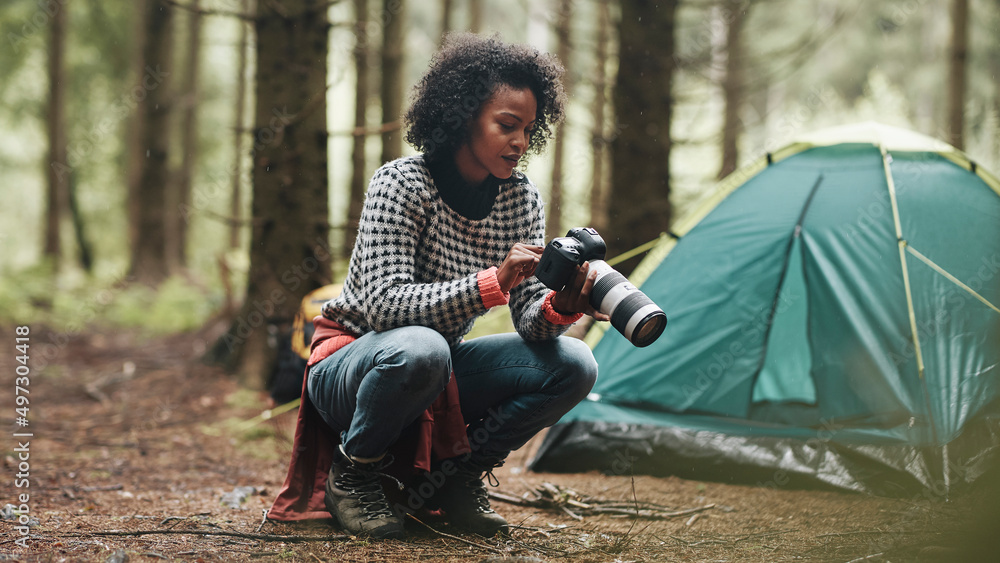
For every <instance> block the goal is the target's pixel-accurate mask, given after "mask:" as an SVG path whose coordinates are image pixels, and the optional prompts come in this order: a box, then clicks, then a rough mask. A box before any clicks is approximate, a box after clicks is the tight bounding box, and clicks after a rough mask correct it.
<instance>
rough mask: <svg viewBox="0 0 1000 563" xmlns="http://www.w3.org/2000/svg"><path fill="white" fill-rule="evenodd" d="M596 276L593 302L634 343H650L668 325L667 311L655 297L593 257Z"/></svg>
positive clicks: (591, 267) (592, 268)
mask: <svg viewBox="0 0 1000 563" xmlns="http://www.w3.org/2000/svg"><path fill="white" fill-rule="evenodd" d="M590 269H591V270H596V271H597V280H596V281H594V288H593V289H591V291H590V306H591V307H593V308H594V309H596V310H598V311H601V312H602V313H605V314H606V315H609V316H610V317H611V326H613V327H615V329H616V330H617V331H618V332H620V333H621V334H622V336H624V337H625V338H627V339H628V340H629V342H631V343H632V345H633V346H636V347H638V348H642V347H644V346H649V345H650V344H652V343H653V342H654V341H656V339H657V338H659V337H660V334H662V333H663V329H664V328H665V327H666V326H667V315H666V314H665V313H664V312H663V310H662V309H660V308H659V307H657V306H656V303H653V300H652V299H650V298H649V297H647V296H646V294H645V293H643V292H642V291H639V289H637V288H636V287H635V286H634V285H632V284H631V283H630V282H629V281H628V280H627V279H625V276H623V275H622V274H621V273H620V272H618V270H615V269H614V268H612V267H611V266H609V265H608V263H607V262H605V261H604V260H593V261H591V262H590Z"/></svg>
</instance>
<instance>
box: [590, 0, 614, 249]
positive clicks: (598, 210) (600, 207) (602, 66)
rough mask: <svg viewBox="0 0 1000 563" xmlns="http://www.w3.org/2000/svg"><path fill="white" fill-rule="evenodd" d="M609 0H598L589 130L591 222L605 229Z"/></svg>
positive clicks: (606, 220)
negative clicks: (592, 117)
mask: <svg viewBox="0 0 1000 563" xmlns="http://www.w3.org/2000/svg"><path fill="white" fill-rule="evenodd" d="M609 3H610V0H598V3H597V45H596V52H595V53H594V58H595V67H594V68H595V70H594V106H593V110H592V111H593V115H594V127H593V130H592V131H591V134H590V143H591V147H592V149H593V169H592V171H591V182H592V183H591V188H590V225H591V226H592V227H594V228H595V229H597V232H603V231H604V229H605V228H606V227H607V225H608V209H607V205H608V201H607V197H606V195H607V190H606V189H605V182H604V160H605V158H606V155H607V150H606V148H607V134H606V133H605V121H607V118H606V117H605V113H606V107H607V104H608V98H607V88H608V72H607V65H608V32H609V27H610V19H611V17H610V13H609V12H610V7H609V5H608V4H609Z"/></svg>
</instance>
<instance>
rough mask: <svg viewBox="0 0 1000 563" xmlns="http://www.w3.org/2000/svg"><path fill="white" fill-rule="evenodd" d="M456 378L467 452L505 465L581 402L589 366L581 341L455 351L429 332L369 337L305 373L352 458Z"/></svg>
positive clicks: (507, 341)
mask: <svg viewBox="0 0 1000 563" xmlns="http://www.w3.org/2000/svg"><path fill="white" fill-rule="evenodd" d="M452 373H454V374H455V378H456V382H457V384H458V395H459V398H460V402H461V405H462V416H463V418H464V419H465V422H466V424H468V425H469V428H468V436H469V442H470V445H472V447H473V450H474V451H476V452H477V453H480V454H482V455H485V456H490V457H497V458H500V459H502V458H504V457H506V456H507V454H508V453H510V452H511V451H512V450H515V449H517V448H519V447H521V446H522V445H524V443H525V442H527V441H528V440H529V439H530V438H531V437H532V436H534V435H535V434H536V433H537V432H538V431H539V430H542V429H543V428H546V427H548V426H551V425H553V424H555V423H556V421H558V420H559V419H560V418H561V417H562V415H564V414H566V412H568V411H569V410H570V409H571V408H573V406H574V405H576V404H577V403H579V402H580V401H581V400H583V398H584V397H586V396H587V394H588V393H589V392H590V390H591V388H592V387H593V386H594V381H595V380H596V379H597V362H596V361H595V360H594V356H593V354H592V353H591V352H590V348H588V347H587V345H586V344H584V343H583V342H582V341H580V340H577V339H575V338H570V337H565V336H563V337H559V338H557V339H555V340H551V341H546V342H527V341H525V340H523V339H522V338H521V337H520V336H518V335H517V334H498V335H492V336H483V337H480V338H475V339H473V340H469V341H467V342H461V343H459V344H457V345H455V346H454V347H450V346H448V343H447V342H446V341H445V339H444V337H442V336H441V335H440V334H438V333H437V332H436V331H434V330H433V329H430V328H427V327H422V326H408V327H401V328H397V329H393V330H388V331H385V332H369V333H367V334H365V335H364V336H362V337H360V338H358V339H357V340H356V341H354V342H352V343H351V344H349V345H347V346H345V347H343V348H341V349H340V350H338V351H337V352H336V353H334V354H333V355H331V356H330V357H328V358H326V359H324V360H323V361H321V362H319V363H317V364H316V365H314V366H313V367H312V369H310V371H309V379H308V381H307V390H308V393H309V398H310V400H311V401H312V402H313V404H314V405H315V406H316V409H317V410H318V411H319V414H320V416H322V417H323V420H325V421H326V423H327V424H329V425H330V427H331V428H333V429H334V430H337V431H338V432H340V434H341V441H342V442H343V444H344V451H345V452H346V453H347V454H348V455H350V456H352V457H356V458H377V457H379V456H380V455H382V454H384V453H385V452H386V450H387V449H388V448H389V446H390V445H392V443H393V442H395V441H396V439H397V438H399V436H400V434H401V433H402V432H403V430H404V429H406V427H407V426H409V425H410V424H412V423H413V422H415V421H416V420H417V419H418V418H419V417H420V415H421V413H423V411H424V410H426V409H427V407H429V406H430V405H431V403H433V402H434V400H435V399H436V398H437V396H438V395H439V394H440V393H441V391H443V390H444V388H445V386H446V385H447V384H448V379H449V377H451V374H452Z"/></svg>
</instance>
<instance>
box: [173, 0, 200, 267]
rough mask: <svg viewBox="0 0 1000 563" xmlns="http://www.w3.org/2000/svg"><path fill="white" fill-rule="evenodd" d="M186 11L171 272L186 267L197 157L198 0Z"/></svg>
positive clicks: (191, 3)
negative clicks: (185, 46)
mask: <svg viewBox="0 0 1000 563" xmlns="http://www.w3.org/2000/svg"><path fill="white" fill-rule="evenodd" d="M188 5H189V6H190V10H189V11H188V12H187V20H188V24H187V28H188V35H187V52H186V53H185V55H186V57H185V58H186V60H185V63H184V83H183V85H182V86H181V88H182V92H183V94H182V96H183V97H182V98H181V99H182V100H183V105H182V109H183V114H182V121H181V131H180V134H181V146H180V148H181V151H183V152H182V154H181V168H180V171H179V173H178V174H177V185H176V186H175V189H174V190H172V192H171V196H172V197H171V198H170V202H169V203H170V205H169V206H168V208H167V225H168V228H169V232H168V236H167V241H168V245H169V248H168V261H169V264H170V268H171V271H176V270H179V269H182V268H186V267H187V238H188V222H189V221H190V213H189V210H190V208H191V183H192V180H193V178H194V172H195V166H196V163H197V154H198V101H199V100H198V97H199V95H198V72H199V68H200V65H199V61H200V60H201V18H202V16H201V14H200V13H199V10H200V9H201V0H190V2H189V3H188Z"/></svg>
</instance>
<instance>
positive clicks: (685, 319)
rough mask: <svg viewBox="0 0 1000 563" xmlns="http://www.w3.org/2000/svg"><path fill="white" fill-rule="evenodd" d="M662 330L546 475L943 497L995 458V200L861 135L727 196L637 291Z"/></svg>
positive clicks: (890, 135) (999, 332)
mask: <svg viewBox="0 0 1000 563" xmlns="http://www.w3.org/2000/svg"><path fill="white" fill-rule="evenodd" d="M632 281H633V283H635V284H636V285H638V286H640V287H641V289H642V290H643V291H644V292H645V293H646V294H647V295H648V296H649V297H650V298H651V299H653V300H654V301H655V302H656V303H657V304H658V305H659V306H660V307H662V308H663V310H664V311H666V313H667V316H668V318H669V319H670V320H669V323H668V325H667V328H666V330H665V331H664V333H663V335H662V336H661V337H660V339H659V340H657V341H656V342H655V343H654V344H652V345H650V346H649V347H646V348H635V347H633V346H632V345H631V344H630V343H629V342H628V341H627V340H625V339H624V338H623V337H621V336H620V335H619V334H618V333H617V332H616V331H613V330H611V331H607V330H606V324H605V323H601V325H599V326H598V327H597V328H595V330H592V332H591V334H589V335H588V341H590V342H591V345H592V346H593V348H594V356H595V357H596V358H597V361H598V362H599V364H600V366H601V367H600V376H599V378H598V381H597V384H596V386H595V387H594V390H593V393H592V394H591V396H590V397H588V399H587V400H585V401H584V402H582V403H581V404H580V405H578V406H577V407H576V408H575V409H574V410H572V411H571V412H570V413H568V414H567V415H566V416H565V417H564V418H563V419H562V420H561V421H560V422H559V423H558V424H557V425H556V426H554V427H553V428H552V429H550V431H549V433H548V434H547V436H546V439H545V440H544V442H543V444H542V446H541V448H540V449H539V452H538V453H537V454H536V457H535V459H534V460H533V462H532V469H534V470H537V471H585V470H590V469H599V470H603V471H606V472H613V473H618V474H621V473H627V472H635V473H642V474H653V475H678V476H681V477H687V478H694V479H703V480H722V481H729V482H743V483H751V484H761V485H770V486H789V487H816V486H819V487H829V488H836V489H848V490H855V491H862V492H870V493H875V494H880V495H890V496H903V495H906V496H908V495H914V494H922V493H923V494H928V495H934V496H943V495H946V494H948V493H950V492H953V491H955V490H957V489H958V488H962V487H964V486H966V485H968V484H969V483H971V482H973V481H975V480H976V479H977V478H978V477H979V475H981V474H982V472H983V471H985V468H986V467H987V465H988V463H989V462H991V461H992V460H993V458H994V454H995V452H996V451H998V450H997V447H998V445H1000V309H998V306H1000V182H998V180H997V178H996V177H994V176H992V175H991V174H989V173H988V172H986V171H985V170H983V169H982V168H981V167H979V166H977V165H976V163H974V162H972V161H971V160H969V158H968V157H967V156H965V155H964V154H963V153H961V152H960V151H958V150H956V149H954V148H953V147H951V146H949V145H947V144H945V143H942V142H939V141H936V140H934V139H931V138H928V137H924V136H922V135H918V134H916V133H912V132H909V131H905V130H902V129H897V128H892V127H887V126H884V125H879V124H874V123H866V124H861V125H853V126H845V127H840V128H835V129H831V130H827V131H824V132H821V133H818V134H814V135H812V136H809V137H807V138H803V139H802V140H800V141H799V142H795V143H793V144H791V145H789V146H787V147H785V148H783V149H781V150H779V151H776V152H774V153H771V154H768V155H766V156H765V157H763V158H761V159H760V160H759V161H758V162H756V163H754V164H751V165H749V166H747V167H746V168H743V169H741V170H738V171H736V172H734V173H733V174H732V175H730V176H729V177H727V178H726V179H724V180H723V181H722V182H721V183H720V184H719V185H718V186H717V187H716V189H715V190H714V192H713V193H712V194H711V195H710V196H708V197H707V199H706V201H705V202H704V203H703V204H701V205H700V206H699V207H698V208H697V209H695V210H694V211H693V213H691V214H690V215H689V216H688V217H686V218H684V219H682V220H680V221H679V222H677V223H676V224H675V229H674V233H671V236H664V237H663V238H662V239H661V240H660V242H659V243H658V244H657V245H656V246H655V247H654V248H653V250H652V251H650V253H649V254H648V255H647V257H646V258H645V259H644V261H643V262H642V263H641V264H640V265H639V267H638V268H637V269H636V271H635V272H634V274H633V280H632Z"/></svg>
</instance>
